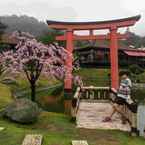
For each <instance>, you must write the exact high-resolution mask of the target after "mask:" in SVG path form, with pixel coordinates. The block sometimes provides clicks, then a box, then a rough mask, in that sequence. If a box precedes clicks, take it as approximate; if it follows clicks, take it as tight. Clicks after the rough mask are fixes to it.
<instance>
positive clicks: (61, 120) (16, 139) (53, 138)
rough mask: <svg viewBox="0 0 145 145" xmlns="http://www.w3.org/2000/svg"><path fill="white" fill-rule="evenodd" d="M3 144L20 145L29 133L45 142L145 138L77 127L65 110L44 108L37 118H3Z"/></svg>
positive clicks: (101, 144) (131, 143) (116, 142)
mask: <svg viewBox="0 0 145 145" xmlns="http://www.w3.org/2000/svg"><path fill="white" fill-rule="evenodd" d="M0 126H2V127H5V130H3V131H1V132H0V145H21V143H22V141H23V139H24V137H25V135H26V134H32V133H33V134H42V135H43V137H44V139H43V144H42V145H70V143H71V140H73V139H78V140H79V139H82V140H87V141H88V143H89V144H90V145H144V144H145V139H143V138H140V137H130V136H129V135H128V133H125V132H120V131H108V130H88V129H76V128H75V124H73V123H71V122H70V121H69V118H68V117H67V116H65V115H63V114H56V113H49V112H43V113H42V114H41V115H40V117H39V119H38V122H36V123H34V124H31V125H19V124H16V123H12V122H10V121H8V120H6V119H2V118H1V119H0Z"/></svg>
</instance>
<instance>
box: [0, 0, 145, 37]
mask: <svg viewBox="0 0 145 145" xmlns="http://www.w3.org/2000/svg"><path fill="white" fill-rule="evenodd" d="M11 14H16V15H29V16H33V17H36V18H38V19H39V20H42V21H46V19H49V20H65V21H90V20H93V21H95V20H108V19H116V18H124V17H130V16H134V15H138V14H141V15H142V18H141V20H140V21H139V22H138V23H137V24H136V25H135V26H134V27H133V28H132V29H131V30H132V31H134V32H136V33H137V34H140V35H145V0H1V2H0V15H11Z"/></svg>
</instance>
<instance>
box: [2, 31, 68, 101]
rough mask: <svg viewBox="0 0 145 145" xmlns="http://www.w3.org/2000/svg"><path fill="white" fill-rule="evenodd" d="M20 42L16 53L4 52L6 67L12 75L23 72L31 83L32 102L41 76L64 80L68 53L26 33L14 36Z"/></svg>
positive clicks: (55, 45)
mask: <svg viewBox="0 0 145 145" xmlns="http://www.w3.org/2000/svg"><path fill="white" fill-rule="evenodd" d="M13 37H15V38H16V39H17V40H18V44H17V46H16V50H15V51H7V52H3V57H4V58H5V65H6V66H7V68H8V69H10V70H11V72H12V73H16V72H20V73H21V72H23V73H24V74H25V76H26V78H27V79H28V81H29V83H30V88H31V100H32V101H35V98H36V82H37V80H38V79H39V77H40V75H41V74H45V75H47V76H52V77H56V78H57V79H63V77H64V74H65V67H64V62H65V60H66V59H67V52H66V50H65V49H64V48H63V47H59V46H58V45H57V44H50V45H44V44H42V43H41V42H38V41H37V40H36V39H35V38H34V37H33V36H32V35H30V34H28V33H24V32H15V33H14V34H13Z"/></svg>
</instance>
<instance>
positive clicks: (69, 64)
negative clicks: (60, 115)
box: [64, 30, 73, 114]
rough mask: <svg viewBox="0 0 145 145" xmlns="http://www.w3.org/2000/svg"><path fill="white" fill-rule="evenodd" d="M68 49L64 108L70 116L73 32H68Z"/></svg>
mask: <svg viewBox="0 0 145 145" xmlns="http://www.w3.org/2000/svg"><path fill="white" fill-rule="evenodd" d="M66 49H67V52H68V56H67V59H66V62H65V66H66V74H65V80H64V99H65V100H64V108H65V113H66V114H70V108H71V98H72V84H73V83H72V80H73V79H72V69H73V66H72V65H73V31H72V30H67V31H66Z"/></svg>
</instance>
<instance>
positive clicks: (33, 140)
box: [22, 134, 42, 145]
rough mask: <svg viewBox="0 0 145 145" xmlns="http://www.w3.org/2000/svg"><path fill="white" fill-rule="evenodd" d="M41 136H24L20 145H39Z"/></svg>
mask: <svg viewBox="0 0 145 145" xmlns="http://www.w3.org/2000/svg"><path fill="white" fill-rule="evenodd" d="M41 144H42V135H38V134H28V135H26V136H25V138H24V140H23V143H22V145H41Z"/></svg>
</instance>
